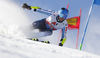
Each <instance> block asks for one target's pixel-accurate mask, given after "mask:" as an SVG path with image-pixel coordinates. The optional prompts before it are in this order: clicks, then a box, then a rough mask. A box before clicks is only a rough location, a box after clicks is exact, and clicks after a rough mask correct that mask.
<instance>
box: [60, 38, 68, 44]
mask: <svg viewBox="0 0 100 58" xmlns="http://www.w3.org/2000/svg"><path fill="white" fill-rule="evenodd" d="M60 41H61V43H59V46H63V44H64V43H65V41H66V38H63V39H61V40H60Z"/></svg>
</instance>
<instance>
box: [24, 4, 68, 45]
mask: <svg viewBox="0 0 100 58" xmlns="http://www.w3.org/2000/svg"><path fill="white" fill-rule="evenodd" d="M22 8H24V9H28V10H32V11H35V12H39V13H43V14H46V15H49V17H48V18H44V19H41V20H38V21H35V22H33V23H32V25H33V27H34V29H39V31H40V32H44V34H43V35H44V36H49V35H52V31H54V30H58V29H62V37H61V40H60V43H59V46H63V44H64V43H65V41H66V32H67V27H68V25H67V21H66V18H67V16H68V12H69V11H68V10H67V9H66V8H61V9H60V10H59V11H58V12H56V11H51V10H45V9H42V8H40V7H34V6H29V5H27V4H26V3H24V4H23V6H22Z"/></svg>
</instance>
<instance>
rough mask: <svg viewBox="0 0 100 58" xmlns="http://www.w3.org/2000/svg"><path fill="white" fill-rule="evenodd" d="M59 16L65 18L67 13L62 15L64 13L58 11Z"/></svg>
mask: <svg viewBox="0 0 100 58" xmlns="http://www.w3.org/2000/svg"><path fill="white" fill-rule="evenodd" d="M59 17H61V18H64V19H66V18H67V15H64V14H62V13H60V14H59Z"/></svg>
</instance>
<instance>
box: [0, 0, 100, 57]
mask: <svg viewBox="0 0 100 58" xmlns="http://www.w3.org/2000/svg"><path fill="white" fill-rule="evenodd" d="M0 7H1V8H0V58H100V56H98V55H94V54H91V53H86V52H82V51H79V50H75V49H70V48H66V47H59V46H57V45H53V44H45V43H41V42H35V41H31V40H27V39H25V38H27V36H29V35H30V33H28V32H29V31H28V30H27V28H25V27H26V26H27V25H28V24H29V23H30V22H31V21H29V20H28V19H29V18H28V16H27V15H25V12H23V11H22V10H21V9H20V7H19V6H17V5H16V4H15V3H14V2H12V1H11V0H9V1H7V0H0ZM26 33H27V34H26Z"/></svg>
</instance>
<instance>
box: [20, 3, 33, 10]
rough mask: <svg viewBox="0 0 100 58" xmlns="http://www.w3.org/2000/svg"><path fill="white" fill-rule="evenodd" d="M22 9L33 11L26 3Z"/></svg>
mask: <svg viewBox="0 0 100 58" xmlns="http://www.w3.org/2000/svg"><path fill="white" fill-rule="evenodd" d="M22 8H23V9H25V8H26V9H28V10H31V7H30V6H29V5H27V4H26V3H24V4H23V6H22Z"/></svg>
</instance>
